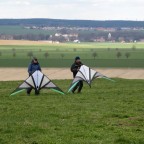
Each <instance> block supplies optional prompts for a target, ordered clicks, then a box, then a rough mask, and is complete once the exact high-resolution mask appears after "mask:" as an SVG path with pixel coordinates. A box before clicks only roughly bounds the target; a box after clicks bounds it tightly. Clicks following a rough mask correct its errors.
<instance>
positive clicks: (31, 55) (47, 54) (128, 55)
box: [0, 51, 130, 59]
mask: <svg viewBox="0 0 144 144" xmlns="http://www.w3.org/2000/svg"><path fill="white" fill-rule="evenodd" d="M124 55H125V57H126V58H127V59H128V58H129V57H130V53H129V52H126V53H125V54H124ZM0 56H2V52H1V51H0ZM12 56H13V57H14V58H15V57H16V56H17V54H16V52H15V51H13V52H12ZM27 56H28V57H29V58H32V57H34V54H33V52H32V51H30V52H28V53H27ZM49 56H50V55H49V53H48V52H45V53H44V57H45V58H46V59H47V58H48V57H49ZM60 56H61V58H62V59H63V58H64V57H65V54H63V53H61V54H60ZM116 56H117V58H120V57H121V56H122V53H121V52H117V53H116ZM92 57H93V58H94V59H96V57H98V53H97V52H93V53H92Z"/></svg>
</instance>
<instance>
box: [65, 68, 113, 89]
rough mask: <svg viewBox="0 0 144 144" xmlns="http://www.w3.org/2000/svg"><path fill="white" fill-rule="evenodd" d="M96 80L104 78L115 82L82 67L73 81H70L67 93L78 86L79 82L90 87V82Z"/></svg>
mask: <svg viewBox="0 0 144 144" xmlns="http://www.w3.org/2000/svg"><path fill="white" fill-rule="evenodd" d="M96 78H105V79H107V80H110V81H113V82H115V81H114V80H112V79H110V78H108V77H106V76H105V75H103V74H101V73H99V72H97V71H95V70H92V69H91V68H89V67H87V66H86V65H82V66H81V68H80V69H79V71H78V73H77V74H76V76H75V78H74V80H73V81H72V83H71V86H70V88H69V90H68V92H70V91H72V90H73V88H74V87H75V86H76V85H77V84H78V82H79V81H85V82H86V83H87V84H88V85H89V86H90V87H91V83H92V81H93V80H94V79H96Z"/></svg>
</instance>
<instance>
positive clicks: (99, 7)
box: [0, 0, 144, 20]
mask: <svg viewBox="0 0 144 144" xmlns="http://www.w3.org/2000/svg"><path fill="white" fill-rule="evenodd" d="M143 11H144V0H0V18H53V19H80V20H81V19H83V20H144V14H143V13H144V12H143Z"/></svg>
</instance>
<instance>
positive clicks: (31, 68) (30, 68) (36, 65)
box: [27, 57, 41, 95]
mask: <svg viewBox="0 0 144 144" xmlns="http://www.w3.org/2000/svg"><path fill="white" fill-rule="evenodd" d="M36 70H39V71H41V67H40V64H39V62H38V59H37V58H35V57H34V58H33V59H32V61H31V63H30V64H29V66H28V73H29V76H31V75H32V74H33V73H34V72H35V71H36ZM31 91H32V88H29V89H28V90H27V95H30V93H31ZM38 94H39V92H38V91H36V90H35V95H38Z"/></svg>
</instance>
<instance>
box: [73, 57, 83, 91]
mask: <svg viewBox="0 0 144 144" xmlns="http://www.w3.org/2000/svg"><path fill="white" fill-rule="evenodd" d="M82 65H83V64H82V62H81V59H80V57H79V56H77V57H75V62H74V63H73V64H72V66H71V72H72V73H73V77H74V78H75V76H76V74H77V73H78V71H79V69H80V67H81V66H82ZM82 88H83V81H79V82H78V83H77V85H76V86H75V87H74V88H73V90H72V93H75V91H76V90H77V89H78V91H77V92H78V93H80V92H81V90H82Z"/></svg>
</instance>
